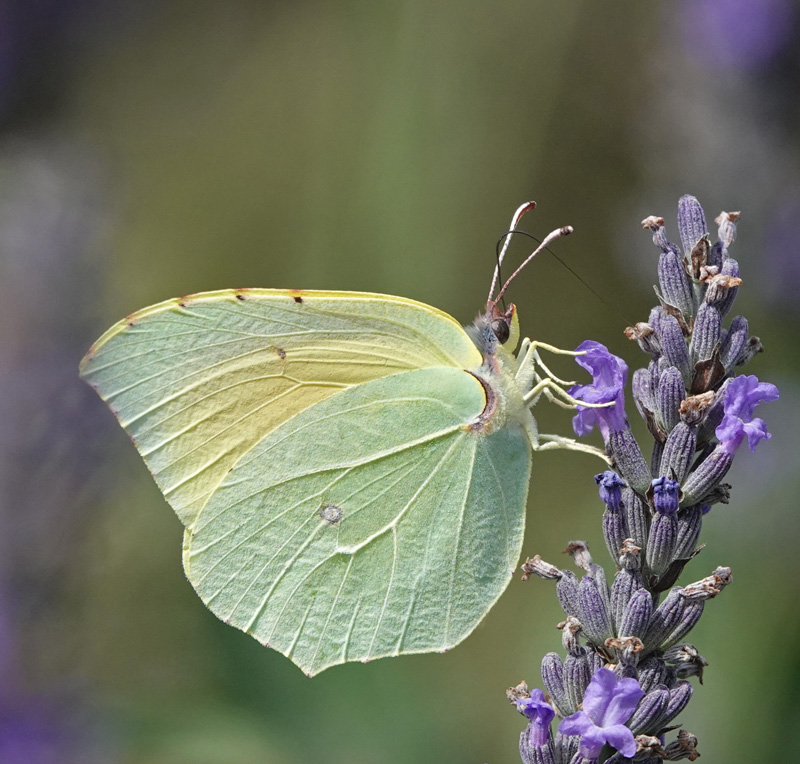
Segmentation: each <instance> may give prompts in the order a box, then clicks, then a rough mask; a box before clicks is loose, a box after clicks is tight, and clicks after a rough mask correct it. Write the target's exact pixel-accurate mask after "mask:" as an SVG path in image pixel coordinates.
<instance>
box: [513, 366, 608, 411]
mask: <svg viewBox="0 0 800 764" xmlns="http://www.w3.org/2000/svg"><path fill="white" fill-rule="evenodd" d="M534 373H535V372H534ZM536 377H537V378H538V380H539V381H538V382H537V383H536V384H535V385H534V386H533V387H532V388H531V389H530V390H529V391H528V392H527V393H525V395H524V396H523V397H522V400H524V401H525V403H526V404H528V406H533V405H534V404H535V403H536V401H538V400H539V396H540V395H542V393H544V394H545V396H547V397H548V399H549V400H553V402H554V403H558V402H559V401H556V400H554V399H555V397H556V396H558V397H559V398H560V399H561V403H563V404H564V406H563V407H564V408H569V409H574V408H577V407H578V406H583V407H584V408H587V409H602V408H606V407H608V406H613V405H614V401H609V402H608V403H587V402H586V401H582V400H579V399H578V398H573V397H572V396H571V395H570V394H569V393H568V392H567V391H566V390H565V389H564V388H563V387H561V385H559V383H558V382H556V381H555V380H553V379H550V377H544V378H542V377H540V376H539V375H538V374H536ZM548 393H549V395H548ZM551 396H552V397H551ZM559 405H561V404H559Z"/></svg>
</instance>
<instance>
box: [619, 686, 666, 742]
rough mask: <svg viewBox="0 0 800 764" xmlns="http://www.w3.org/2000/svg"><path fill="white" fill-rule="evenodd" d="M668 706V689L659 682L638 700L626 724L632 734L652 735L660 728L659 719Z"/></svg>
mask: <svg viewBox="0 0 800 764" xmlns="http://www.w3.org/2000/svg"><path fill="white" fill-rule="evenodd" d="M668 706H669V690H668V689H667V688H666V687H665V686H664V685H663V684H660V685H658V686H657V687H655V688H654V689H652V690H651V691H650V692H648V693H647V694H646V695H645V696H644V697H643V698H642V699H641V700H640V701H639V705H638V706H637V707H636V710H635V711H634V712H633V716H631V718H630V719H629V720H628V723H627V726H628V727H630V728H631V731H632V732H633V734H634V735H642V734H649V735H654V734H655V733H657V732H659V730H660V729H661V719H662V718H663V717H664V716H665V714H666V711H667V707H668Z"/></svg>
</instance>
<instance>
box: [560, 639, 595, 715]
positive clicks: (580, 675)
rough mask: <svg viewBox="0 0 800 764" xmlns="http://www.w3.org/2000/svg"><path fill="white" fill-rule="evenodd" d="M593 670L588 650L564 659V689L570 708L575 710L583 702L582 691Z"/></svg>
mask: <svg viewBox="0 0 800 764" xmlns="http://www.w3.org/2000/svg"><path fill="white" fill-rule="evenodd" d="M592 654H594V653H592ZM594 670H595V663H594V660H592V659H591V658H590V655H589V651H588V650H584V651H583V653H582V654H580V655H568V656H567V658H566V660H565V661H564V690H565V691H566V694H567V698H568V702H569V705H570V706H571V707H572V708H574V709H576V710H577V708H578V707H579V706H580V704H581V703H583V693H584V692H586V688H587V687H588V686H589V682H591V681H592V674H593V673H594ZM573 713H574V712H573Z"/></svg>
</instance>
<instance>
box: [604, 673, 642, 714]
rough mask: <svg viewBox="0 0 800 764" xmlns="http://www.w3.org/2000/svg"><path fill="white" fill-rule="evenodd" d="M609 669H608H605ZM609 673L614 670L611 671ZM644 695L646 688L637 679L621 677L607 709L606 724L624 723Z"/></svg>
mask: <svg viewBox="0 0 800 764" xmlns="http://www.w3.org/2000/svg"><path fill="white" fill-rule="evenodd" d="M603 671H608V669H603ZM608 673H609V674H612V676H614V677H615V678H616V676H615V675H614V674H613V672H611V671H609V672H608ZM643 697H644V690H642V688H641V687H640V686H639V682H637V681H636V680H635V679H630V678H628V679H620V680H619V682H618V683H617V686H616V688H615V689H614V694H613V696H612V697H611V701H610V702H609V704H608V708H607V709H606V718H605V720H604V721H605V726H607V725H608V724H624V723H625V722H627V721H628V719H630V718H631V715H632V714H633V712H634V710H635V709H636V706H637V705H638V703H639V701H640V700H641V699H642V698H643Z"/></svg>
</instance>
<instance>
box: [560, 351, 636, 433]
mask: <svg viewBox="0 0 800 764" xmlns="http://www.w3.org/2000/svg"><path fill="white" fill-rule="evenodd" d="M576 350H577V351H578V352H584V353H585V355H579V356H578V357H577V358H576V359H575V361H576V362H577V363H578V364H579V365H580V366H583V368H584V369H586V370H587V371H588V372H590V373H591V375H592V378H593V379H592V383H591V384H590V385H575V386H574V387H571V388H570V389H569V394H570V395H571V396H572V397H573V398H577V399H578V400H582V401H586V403H611V402H612V401H613V402H614V405H613V406H607V407H604V408H591V409H589V408H581V407H580V406H578V414H577V415H576V416H575V417H574V418H573V420H572V427H573V428H574V430H575V432H576V433H577V434H578V435H588V434H589V433H590V432H591V431H592V429H593V428H594V427H595V425H596V426H597V427H598V428H599V430H600V432H601V433H602V435H603V440H604V441H605V442H606V443H608V438H609V434H610V433H611V432H614V431H618V430H623V429H625V427H626V426H627V423H628V420H627V418H626V417H625V383H626V382H627V379H628V366H627V364H626V363H625V361H623V360H622V359H621V358H618V357H617V356H615V355H613V354H612V353H610V352H609V350H608V348H607V347H606V346H605V345H601V344H600V343H599V342H595V341H594V340H586V342H582V343H581V344H580V345H578V347H577V348H576Z"/></svg>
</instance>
